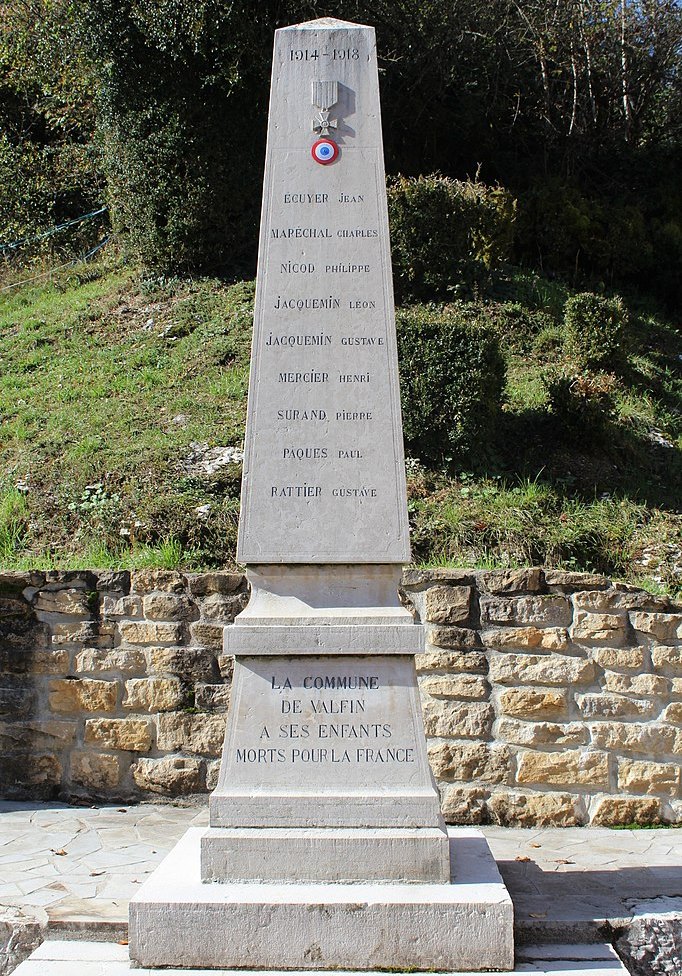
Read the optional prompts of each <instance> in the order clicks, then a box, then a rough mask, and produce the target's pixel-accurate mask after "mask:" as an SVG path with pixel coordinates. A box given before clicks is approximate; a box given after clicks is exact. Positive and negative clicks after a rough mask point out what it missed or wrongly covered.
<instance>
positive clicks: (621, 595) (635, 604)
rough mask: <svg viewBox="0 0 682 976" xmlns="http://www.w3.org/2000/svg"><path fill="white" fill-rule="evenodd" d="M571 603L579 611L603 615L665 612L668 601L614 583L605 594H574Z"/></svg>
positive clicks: (595, 592) (666, 598)
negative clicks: (632, 611)
mask: <svg viewBox="0 0 682 976" xmlns="http://www.w3.org/2000/svg"><path fill="white" fill-rule="evenodd" d="M573 603H574V606H576V607H578V608H579V609H581V610H589V611H591V612H593V613H594V612H597V613H604V612H608V611H614V610H665V609H667V607H668V606H669V603H670V601H669V599H668V597H667V596H666V597H657V596H653V595H652V594H651V593H647V592H645V591H644V590H638V589H636V588H631V589H625V588H624V586H623V584H620V583H614V584H613V586H612V587H611V588H610V589H609V590H608V591H607V592H599V591H592V592H586V593H576V594H575V596H574V597H573Z"/></svg>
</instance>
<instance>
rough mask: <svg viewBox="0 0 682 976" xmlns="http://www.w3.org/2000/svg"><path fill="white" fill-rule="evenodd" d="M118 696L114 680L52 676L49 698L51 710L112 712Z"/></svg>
mask: <svg viewBox="0 0 682 976" xmlns="http://www.w3.org/2000/svg"><path fill="white" fill-rule="evenodd" d="M117 697H118V683H117V682H116V681H99V680H96V679H94V678H54V679H53V680H52V681H50V686H49V700H50V708H51V709H52V711H53V712H113V711H114V709H115V708H116V701H117Z"/></svg>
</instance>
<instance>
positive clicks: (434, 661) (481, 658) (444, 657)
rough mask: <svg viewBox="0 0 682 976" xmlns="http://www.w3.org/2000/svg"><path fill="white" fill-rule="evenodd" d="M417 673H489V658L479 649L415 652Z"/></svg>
mask: <svg viewBox="0 0 682 976" xmlns="http://www.w3.org/2000/svg"><path fill="white" fill-rule="evenodd" d="M414 664H415V667H416V669H417V674H428V673H429V672H430V671H466V672H468V673H470V674H487V673H488V659H487V658H486V656H485V654H483V653H480V652H478V651H427V652H426V653H425V654H415V657H414Z"/></svg>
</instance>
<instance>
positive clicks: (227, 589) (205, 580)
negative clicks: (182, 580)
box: [187, 572, 246, 596]
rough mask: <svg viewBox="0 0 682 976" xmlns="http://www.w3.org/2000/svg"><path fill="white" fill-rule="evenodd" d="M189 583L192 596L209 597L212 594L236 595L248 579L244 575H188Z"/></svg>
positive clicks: (228, 573) (227, 573) (217, 573)
mask: <svg viewBox="0 0 682 976" xmlns="http://www.w3.org/2000/svg"><path fill="white" fill-rule="evenodd" d="M187 582H188V585H189V591H190V593H191V594H192V596H208V595H209V594H210V593H223V594H227V593H235V592H236V591H237V590H238V589H240V588H241V587H242V586H243V585H244V584H245V583H246V577H245V576H244V574H243V573H230V572H212V573H197V574H196V575H194V574H188V575H187Z"/></svg>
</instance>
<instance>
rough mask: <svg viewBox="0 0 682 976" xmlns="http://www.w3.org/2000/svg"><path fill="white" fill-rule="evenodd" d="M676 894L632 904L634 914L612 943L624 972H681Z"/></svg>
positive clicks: (642, 975) (648, 975)
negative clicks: (623, 965) (623, 966)
mask: <svg viewBox="0 0 682 976" xmlns="http://www.w3.org/2000/svg"><path fill="white" fill-rule="evenodd" d="M680 907H681V906H680V901H679V899H676V898H666V897H663V898H657V899H654V900H652V901H649V902H648V903H647V902H645V903H644V905H642V903H641V902H638V903H636V904H635V905H632V908H631V910H632V911H633V912H634V917H633V918H632V920H631V921H630V923H629V925H628V926H627V928H625V929H624V930H623V931H622V934H621V935H620V937H619V938H618V940H617V941H616V942H615V943H614V945H615V947H616V949H617V951H618V955H619V956H620V958H621V959H622V960H623V962H624V964H625V965H626V966H627V972H629V973H636V976H676V974H678V973H682V913H681V912H680Z"/></svg>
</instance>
